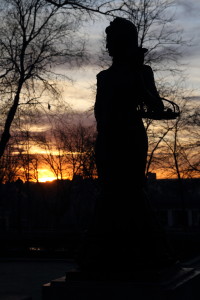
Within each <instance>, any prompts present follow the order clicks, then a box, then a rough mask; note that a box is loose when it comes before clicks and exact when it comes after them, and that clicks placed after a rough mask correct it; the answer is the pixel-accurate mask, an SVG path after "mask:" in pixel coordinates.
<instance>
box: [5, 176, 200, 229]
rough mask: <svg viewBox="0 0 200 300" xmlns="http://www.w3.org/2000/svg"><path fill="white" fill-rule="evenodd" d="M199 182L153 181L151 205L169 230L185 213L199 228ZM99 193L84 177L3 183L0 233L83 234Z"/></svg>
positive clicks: (96, 184) (150, 195) (150, 193)
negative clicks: (51, 180) (45, 232)
mask: <svg viewBox="0 0 200 300" xmlns="http://www.w3.org/2000/svg"><path fill="white" fill-rule="evenodd" d="M199 183H200V179H185V180H182V184H181V185H180V182H179V181H178V180H175V179H171V180H169V179H168V180H167V179H166V180H149V182H148V185H147V192H148V195H149V198H150V202H151V205H152V206H153V208H154V210H156V211H157V214H158V216H160V219H161V222H164V225H165V226H166V227H167V228H181V226H182V224H181V222H180V223H179V221H178V219H177V218H178V217H176V216H178V215H179V214H180V212H181V211H186V212H187V222H186V223H187V224H186V225H188V226H190V227H191V226H192V227H193V226H195V227H196V228H199V226H200V207H199V203H198V201H199V194H200V184H199ZM116 188H117V187H116ZM98 194H99V185H98V181H97V180H94V179H82V177H80V176H76V177H75V178H74V179H73V180H60V181H54V182H46V183H32V182H27V183H19V182H18V181H16V182H12V183H7V184H1V185H0V230H1V231H3V232H11V231H15V232H26V231H44V230H45V231H49V230H50V231H55V230H62V231H65V230H66V231H83V230H85V229H87V228H88V226H89V225H90V221H91V218H92V217H93V212H94V206H95V202H96V199H97V197H98ZM122 201H123V199H122ZM133 201H134V199H133Z"/></svg>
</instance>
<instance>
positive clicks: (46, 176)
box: [38, 169, 57, 182]
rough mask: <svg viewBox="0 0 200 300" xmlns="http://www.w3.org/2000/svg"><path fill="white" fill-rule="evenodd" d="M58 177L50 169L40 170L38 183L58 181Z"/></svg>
mask: <svg viewBox="0 0 200 300" xmlns="http://www.w3.org/2000/svg"><path fill="white" fill-rule="evenodd" d="M56 179H57V178H56V176H55V175H54V174H53V173H52V172H51V171H50V170H48V169H38V181H39V182H46V181H53V180H56Z"/></svg>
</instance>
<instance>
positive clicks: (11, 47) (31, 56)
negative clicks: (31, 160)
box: [0, 0, 84, 157]
mask: <svg viewBox="0 0 200 300" xmlns="http://www.w3.org/2000/svg"><path fill="white" fill-rule="evenodd" d="M0 15H1V24H0V53H1V57H0V94H1V95H0V96H1V108H2V111H3V112H4V117H2V129H1V133H2V134H1V139H0V157H1V156H2V155H3V152H4V150H5V147H6V144H7V143H8V141H9V138H10V128H11V125H12V122H13V120H14V117H15V115H16V112H17V109H18V107H19V105H23V104H24V105H25V104H26V105H27V104H29V105H30V104H32V105H34V104H36V103H38V101H39V99H40V98H41V95H42V94H44V92H45V91H48V92H50V93H54V94H56V93H57V89H56V86H55V78H56V77H57V76H59V74H57V73H56V67H57V66H59V65H61V64H62V65H63V64H65V63H67V62H70V63H71V62H72V61H77V60H79V59H80V60H81V59H82V57H83V50H84V45H83V43H82V42H81V38H80V37H79V38H78V39H77V34H75V31H77V29H78V25H79V20H78V19H75V18H74V16H73V15H70V14H69V15H68V16H67V17H66V15H63V14H62V11H60V12H59V10H58V8H57V7H56V6H54V5H50V4H49V3H47V2H46V1H44V0H8V1H5V0H2V1H1V12H0Z"/></svg>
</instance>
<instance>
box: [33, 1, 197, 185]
mask: <svg viewBox="0 0 200 300" xmlns="http://www.w3.org/2000/svg"><path fill="white" fill-rule="evenodd" d="M116 2H118V0H116ZM199 11H200V1H199V0H190V1H188V0H175V1H174V5H172V6H171V8H170V10H169V13H170V14H173V15H174V19H175V20H174V22H173V29H174V30H175V31H176V30H177V31H182V33H181V36H182V39H183V40H184V41H186V44H185V46H184V47H183V48H182V56H181V57H180V62H181V63H182V64H183V66H182V68H183V70H184V71H183V72H184V75H186V76H187V77H186V80H185V85H184V88H185V89H186V90H191V91H192V92H190V93H189V96H190V97H191V99H193V100H194V99H195V101H196V102H199V101H200V76H199V70H200V35H199V29H200V18H199ZM112 19H113V18H112V17H108V16H104V15H98V16H97V17H96V18H95V19H90V18H89V17H88V21H87V22H85V23H84V24H83V25H82V27H81V28H80V32H81V33H82V34H83V35H85V38H86V49H87V52H88V53H89V54H90V60H87V61H86V62H85V63H84V64H83V66H81V67H80V68H79V67H75V66H72V67H69V66H67V65H66V66H65V65H63V66H62V67H59V69H58V70H57V71H58V72H59V73H60V74H63V75H66V76H67V77H69V78H71V79H72V81H70V80H62V81H61V80H60V79H59V80H58V81H57V83H58V86H60V88H61V90H62V99H63V101H64V102H65V103H67V104H69V105H70V107H71V108H72V109H73V110H74V111H79V113H80V114H82V113H84V112H88V110H90V114H89V118H88V119H85V118H84V120H86V122H87V124H89V123H90V124H93V125H94V126H95V120H94V115H93V105H94V102H95V88H96V75H97V73H98V72H100V71H101V70H102V68H101V67H100V66H99V65H98V64H97V60H98V58H99V54H100V53H101V51H100V50H101V48H103V46H104V44H105V43H104V38H103V35H104V32H105V28H106V27H107V26H108V25H109V23H110V21H112ZM155 28H156V27H155ZM143 46H144V47H145V46H146V47H148V45H145V44H144V45H143ZM152 67H153V65H152ZM156 74H157V73H155V79H157V75H156ZM171 80H172V81H173V79H171ZM42 101H43V102H44V103H45V104H44V105H45V107H46V110H47V112H49V116H51V113H52V111H53V109H54V107H56V105H55V103H56V102H55V99H54V98H53V97H52V98H49V99H48V98H43V99H42ZM47 105H50V107H51V110H48V108H47ZM82 115H84V114H82ZM45 118H46V117H45V115H43V117H42V118H41V120H40V122H38V123H37V124H34V125H33V126H32V128H31V129H30V128H29V130H30V131H32V132H42V131H46V130H47V129H48V127H47V126H48V125H47V122H46V120H47V119H45ZM28 123H29V122H28ZM42 151H43V150H41V149H40V148H38V147H36V146H35V145H33V146H31V149H30V153H42ZM38 175H39V180H40V181H45V180H52V179H54V178H55V176H54V175H53V173H52V172H51V171H50V170H49V168H48V167H45V166H44V165H40V166H39V167H38Z"/></svg>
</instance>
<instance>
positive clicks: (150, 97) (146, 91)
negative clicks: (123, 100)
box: [142, 65, 164, 111]
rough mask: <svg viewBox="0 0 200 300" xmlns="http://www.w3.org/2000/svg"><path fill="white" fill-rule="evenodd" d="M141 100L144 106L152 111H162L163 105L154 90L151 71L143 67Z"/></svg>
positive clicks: (145, 66) (148, 67)
mask: <svg viewBox="0 0 200 300" xmlns="http://www.w3.org/2000/svg"><path fill="white" fill-rule="evenodd" d="M142 80H143V87H144V88H143V99H144V102H145V104H147V106H148V107H150V108H151V109H152V110H153V111H162V110H163V109H164V105H163V102H162V99H161V97H160V95H159V93H158V90H157V88H156V84H155V80H154V74H153V70H152V68H151V67H150V66H147V65H144V66H143V70H142Z"/></svg>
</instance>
